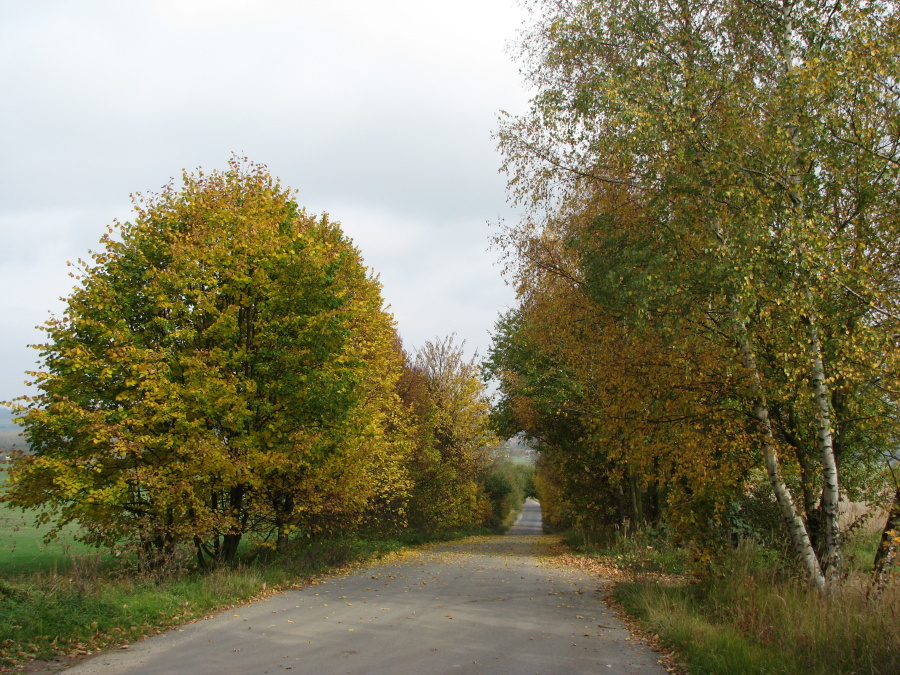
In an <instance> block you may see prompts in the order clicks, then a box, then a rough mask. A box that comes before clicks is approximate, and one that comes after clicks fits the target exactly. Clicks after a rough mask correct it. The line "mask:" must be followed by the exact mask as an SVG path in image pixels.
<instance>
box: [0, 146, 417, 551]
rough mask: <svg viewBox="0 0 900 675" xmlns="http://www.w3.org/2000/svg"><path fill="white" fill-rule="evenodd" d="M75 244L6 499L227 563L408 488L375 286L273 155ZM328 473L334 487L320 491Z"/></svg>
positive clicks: (165, 195)
mask: <svg viewBox="0 0 900 675" xmlns="http://www.w3.org/2000/svg"><path fill="white" fill-rule="evenodd" d="M183 180H184V185H183V187H181V188H180V189H176V188H175V186H174V185H172V184H170V185H169V186H167V187H166V188H165V189H164V190H163V191H162V192H161V193H160V194H158V195H154V196H152V197H150V198H146V199H144V198H141V199H139V200H137V201H136V207H135V208H136V212H137V213H136V217H135V219H134V220H133V222H129V223H125V224H123V225H117V226H116V227H114V228H111V229H110V232H109V233H108V234H107V235H106V236H104V238H103V239H102V249H101V250H100V251H98V252H96V253H93V254H92V260H91V261H89V262H82V263H81V264H82V266H83V268H82V271H81V273H80V276H79V277H78V279H79V284H78V286H77V287H76V289H75V290H74V291H73V293H72V294H71V295H70V297H69V298H68V303H67V307H66V309H65V312H64V314H63V315H62V316H61V317H57V318H52V319H51V320H49V321H48V322H47V324H46V325H45V326H44V330H45V332H46V334H47V341H46V343H45V344H42V345H38V349H39V350H40V352H41V356H42V358H43V365H42V368H41V369H40V370H39V371H38V372H36V373H34V377H35V378H36V382H35V384H36V387H37V390H38V393H37V394H35V395H34V396H31V397H26V398H25V399H21V400H20V402H19V410H20V417H19V419H18V422H19V423H20V424H21V425H22V426H23V427H24V432H25V435H26V437H27V439H28V442H29V446H30V448H31V454H29V455H22V456H19V457H18V458H17V459H16V460H15V461H14V463H13V464H12V467H11V469H10V478H9V483H8V485H7V489H6V491H5V494H4V495H3V500H4V501H5V502H7V503H8V504H11V505H13V506H18V507H23V508H26V507H27V508H39V509H42V515H41V518H42V519H43V520H45V521H49V520H54V521H55V522H56V524H57V525H58V526H62V525H64V524H66V523H69V522H76V523H78V524H80V525H82V526H83V527H84V530H85V532H86V535H85V536H86V538H87V539H88V540H89V541H92V542H96V543H103V544H114V543H117V542H120V541H122V540H123V539H136V540H138V541H140V542H141V544H142V545H143V546H145V547H146V548H148V549H157V550H160V551H166V550H168V549H170V548H171V547H172V546H174V545H175V544H176V543H178V542H182V541H192V542H193V543H194V545H195V546H196V551H197V555H198V557H199V559H200V561H201V563H205V562H206V561H208V560H210V559H211V560H214V561H226V562H228V561H232V560H233V559H234V556H235V553H236V551H237V547H238V544H239V543H240V541H241V538H242V537H243V536H244V535H246V534H248V533H252V534H254V535H255V536H257V537H259V538H262V539H266V538H269V537H272V538H277V539H278V540H279V541H284V540H285V538H286V537H287V535H288V534H289V533H290V532H291V531H292V530H294V529H297V528H301V529H305V530H306V531H307V532H315V531H318V530H321V529H328V528H329V527H333V525H334V523H336V522H341V523H343V524H344V526H346V525H348V524H350V523H353V522H355V521H357V520H359V518H360V515H361V514H362V513H363V512H364V511H365V509H366V508H367V506H368V504H369V502H370V501H373V500H378V499H379V498H382V497H383V494H382V493H384V492H386V491H391V490H392V489H394V488H395V487H396V488H398V489H401V490H402V489H403V487H402V486H403V483H404V480H405V479H404V476H403V462H402V458H400V457H399V456H398V453H400V452H401V449H400V448H399V446H396V445H395V444H393V443H392V441H391V439H390V438H388V437H387V436H386V434H385V429H386V418H387V416H389V414H390V411H391V409H392V407H395V394H394V386H395V381H396V378H397V377H398V376H399V372H400V370H399V368H400V361H399V358H398V356H397V354H396V352H395V350H394V349H393V346H392V342H393V339H394V331H393V326H392V319H391V317H390V316H389V315H388V314H387V313H386V312H385V311H384V309H383V307H382V299H381V294H380V286H379V284H378V282H377V281H376V280H375V279H374V278H372V277H371V276H370V275H369V273H368V272H367V269H366V268H365V266H364V265H363V263H362V260H361V258H360V254H359V252H358V251H357V250H356V249H355V248H354V247H353V245H352V244H351V242H350V241H349V240H348V239H347V238H346V237H345V236H344V235H343V234H342V232H341V230H340V227H339V226H338V225H337V224H336V223H333V222H331V221H330V220H329V219H328V217H327V216H324V215H323V216H312V215H309V214H307V213H306V212H305V211H304V210H303V209H301V208H299V207H298V205H297V203H296V202H295V201H294V198H293V196H292V194H291V192H290V191H288V190H286V189H284V188H282V187H281V186H280V185H279V184H278V182H277V181H275V180H274V179H273V178H272V177H271V176H270V175H269V174H268V173H267V171H266V170H265V168H264V167H262V166H259V165H255V164H252V163H248V162H247V161H246V160H240V159H237V158H235V159H233V160H232V161H231V162H230V164H229V168H228V170H226V171H224V172H213V173H210V174H204V173H202V172H201V173H198V174H196V175H189V174H185V175H184V179H183ZM326 488H327V489H326Z"/></svg>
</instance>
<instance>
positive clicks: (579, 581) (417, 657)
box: [65, 502, 666, 675]
mask: <svg viewBox="0 0 900 675" xmlns="http://www.w3.org/2000/svg"><path fill="white" fill-rule="evenodd" d="M538 532H540V510H539V507H538V505H537V504H536V503H535V502H529V503H528V505H527V507H526V509H525V510H524V512H523V516H522V517H521V518H520V520H519V523H518V524H517V526H516V527H514V528H513V529H512V530H511V531H510V535H507V536H502V537H501V536H497V537H474V538H471V539H466V540H462V541H457V542H452V543H448V544H441V545H437V546H431V547H427V548H423V549H419V550H415V551H411V552H406V553H404V554H399V555H395V556H392V557H390V558H389V559H386V560H382V561H380V562H378V563H376V564H373V565H369V566H366V567H362V568H356V569H354V570H352V571H350V572H348V573H345V574H341V575H335V576H331V577H328V578H325V579H324V580H321V581H320V582H319V583H317V584H312V585H309V586H307V587H305V588H303V589H300V590H296V591H289V592H286V593H281V594H279V595H275V596H272V597H270V598H268V599H266V600H261V601H258V602H255V603H252V604H250V605H246V606H244V607H240V608H238V609H235V610H231V611H227V612H225V613H223V614H220V615H218V616H216V617H215V618H212V619H208V620H205V621H199V622H197V623H193V624H189V625H186V626H184V627H183V628H182V629H181V630H177V631H170V632H168V633H164V634H162V635H158V636H156V637H153V638H150V639H147V640H144V641H143V642H139V643H136V644H133V645H131V647H130V648H129V649H128V650H125V651H114V652H111V653H109V654H103V655H99V656H97V657H94V658H92V659H89V660H87V661H84V662H82V663H81V664H79V665H77V666H75V667H74V668H70V669H68V670H66V671H65V672H66V673H67V675H75V674H84V673H91V674H97V675H101V674H102V675H107V674H109V675H112V674H114V673H128V674H129V675H132V674H133V675H150V674H151V673H160V674H161V673H166V674H167V675H168V674H171V673H190V674H192V675H193V674H202V673H216V674H217V675H226V674H231V673H253V674H259V673H284V672H285V671H289V670H293V671H295V672H300V673H316V674H317V675H319V674H321V675H330V674H333V673H335V674H336V673H360V674H361V673H373V674H374V673H379V674H380V673H410V674H412V673H415V674H416V675H419V674H427V675H432V674H437V673H498V674H500V673H502V674H504V675H506V674H509V673H516V674H519V673H521V674H523V675H524V674H527V673H566V674H572V673H665V672H666V670H665V668H663V667H662V666H660V665H658V664H657V659H658V658H659V657H658V654H656V653H655V652H653V651H652V650H650V648H649V647H647V646H645V645H642V644H640V643H639V642H638V641H637V640H636V639H635V638H632V636H631V635H630V633H629V632H628V630H627V629H626V628H625V626H624V625H623V624H622V623H621V622H620V621H619V620H617V619H616V618H615V617H614V615H613V612H612V611H611V610H610V609H609V608H608V607H607V606H606V605H604V603H603V602H602V600H601V599H600V596H599V594H598V590H599V588H600V586H601V584H602V581H601V580H598V579H596V578H592V577H591V576H590V575H588V574H586V573H584V572H582V571H580V570H576V569H574V568H564V567H559V566H556V565H554V564H553V561H552V551H553V545H554V542H555V539H554V538H553V537H549V536H542V535H540V534H537V533H538Z"/></svg>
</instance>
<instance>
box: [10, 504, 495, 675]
mask: <svg viewBox="0 0 900 675" xmlns="http://www.w3.org/2000/svg"><path fill="white" fill-rule="evenodd" d="M32 521H33V517H32V516H31V515H30V514H24V515H23V514H22V513H21V512H18V511H10V510H8V509H4V508H3V507H0V671H4V670H11V669H15V668H16V666H17V665H21V664H24V663H27V662H28V661H31V660H34V659H47V658H51V657H55V656H59V655H67V656H76V655H78V654H87V653H91V652H94V651H98V650H103V649H108V648H111V647H113V646H117V645H118V646H121V645H125V644H128V643H129V642H133V641H135V640H138V639H140V638H142V637H145V636H147V635H152V634H155V633H159V632H161V631H163V630H166V629H169V628H173V627H176V626H179V625H181V624H184V623H186V622H189V621H191V620H193V619H196V618H199V617H203V616H205V615H207V614H210V613H213V612H215V611H216V610H221V609H224V608H227V607H230V606H233V605H237V604H240V603H243V602H246V601H248V600H251V599H253V598H256V597H262V596H264V595H267V594H270V593H273V592H276V591H278V590H280V589H284V588H289V587H292V586H297V585H301V584H305V583H311V582H313V581H312V579H313V578H314V577H315V575H319V574H322V573H325V572H327V571H329V570H333V569H335V568H339V567H342V566H345V565H348V564H350V563H353V562H357V561H363V560H369V559H374V558H378V557H380V556H383V555H385V554H387V553H390V552H393V551H396V550H398V549H400V548H402V547H404V546H409V545H416V544H425V543H429V542H432V541H440V540H448V539H453V538H458V537H461V536H468V535H470V534H483V533H485V532H486V531H485V530H483V529H479V530H477V531H465V532H462V531H461V532H450V533H442V534H438V535H434V536H423V535H410V536H406V537H397V538H380V539H379V538H371V537H369V538H366V537H345V538H340V539H328V540H319V541H315V542H307V541H303V542H296V543H295V544H293V545H292V546H291V547H290V548H289V550H288V551H286V552H284V553H283V554H279V555H277V556H276V555H269V556H268V557H266V558H263V557H260V556H256V557H254V558H252V560H251V559H250V558H245V560H244V562H243V563H241V564H238V565H236V566H235V567H223V568H220V569H217V570H214V571H212V572H206V573H201V572H199V571H197V570H195V569H193V565H192V558H191V555H190V553H191V552H190V550H185V551H183V555H182V556H181V558H180V559H178V560H176V561H175V563H174V564H173V566H172V568H171V569H167V570H165V571H164V572H160V573H156V574H153V575H148V574H145V573H142V572H141V571H140V570H139V568H138V566H137V564H136V562H135V561H134V560H129V559H125V558H114V557H113V556H111V555H101V554H100V553H98V552H96V551H95V550H93V549H90V548H88V547H87V546H85V545H83V544H79V543H78V542H76V541H75V540H74V538H73V536H74V534H75V532H74V530H69V531H66V532H63V534H62V535H61V536H60V537H59V539H58V540H57V541H55V542H52V543H49V544H46V543H44V542H43V540H42V539H43V535H44V534H45V532H46V529H42V528H34V527H32V525H31V522H32ZM248 553H249V551H248Z"/></svg>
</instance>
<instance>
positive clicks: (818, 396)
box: [806, 289, 843, 581]
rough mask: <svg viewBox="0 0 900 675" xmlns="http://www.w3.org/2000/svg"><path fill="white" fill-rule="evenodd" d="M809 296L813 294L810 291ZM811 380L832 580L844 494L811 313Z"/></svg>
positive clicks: (838, 563)
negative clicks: (841, 490)
mask: <svg viewBox="0 0 900 675" xmlns="http://www.w3.org/2000/svg"><path fill="white" fill-rule="evenodd" d="M806 298H807V300H808V301H811V299H812V294H811V293H810V291H809V289H807V290H806ZM808 327H809V350H810V357H811V359H812V362H811V364H810V379H811V381H812V387H813V399H814V401H815V404H816V427H817V438H818V443H819V455H820V457H821V460H822V503H821V516H822V525H823V530H824V534H825V541H824V555H823V565H822V567H823V568H824V571H825V575H826V578H827V579H828V580H829V581H831V580H833V579H835V578H836V577H838V576H840V572H841V569H842V567H843V560H842V556H841V503H840V502H841V494H840V491H839V489H838V470H837V462H836V461H835V458H834V441H833V439H832V435H831V426H832V422H831V407H830V405H829V401H830V396H829V391H828V385H827V384H826V381H825V365H824V364H823V362H822V343H821V340H820V339H819V328H818V326H816V321H815V316H814V315H813V314H812V313H811V312H810V314H809V316H808Z"/></svg>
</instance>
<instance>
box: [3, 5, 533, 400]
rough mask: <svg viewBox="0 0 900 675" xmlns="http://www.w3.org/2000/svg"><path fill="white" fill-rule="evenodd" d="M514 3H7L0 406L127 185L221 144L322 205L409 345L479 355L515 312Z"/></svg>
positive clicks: (518, 20) (210, 153)
mask: <svg viewBox="0 0 900 675" xmlns="http://www.w3.org/2000/svg"><path fill="white" fill-rule="evenodd" d="M523 19H524V11H523V10H522V9H521V8H520V7H519V6H518V5H517V3H516V0H454V2H446V3H429V2H422V0H380V1H379V2H372V1H371V0H350V1H344V0H333V1H332V2H324V1H318V0H315V1H314V0H127V1H123V0H38V1H32V2H28V1H25V0H0V50H2V53H0V62H2V64H3V65H2V66H0V92H2V93H0V158H2V159H0V172H2V174H0V235H2V246H0V289H2V292H0V298H2V308H0V354H2V365H0V400H9V399H11V398H13V397H16V396H19V395H21V394H23V393H26V388H25V387H24V385H23V384H22V382H23V380H24V379H25V376H24V374H23V371H24V370H26V369H28V368H31V367H33V364H34V361H35V359H36V357H37V353H36V352H35V351H34V350H29V349H27V348H26V345H27V344H29V343H33V342H37V341H40V340H41V339H42V334H41V333H40V332H38V331H36V330H35V329H34V326H36V325H38V324H40V323H43V322H44V321H45V320H46V318H47V317H48V313H49V312H53V313H56V314H58V313H60V312H61V310H62V308H63V304H62V303H61V302H60V300H59V298H60V297H61V296H65V295H67V294H68V293H69V291H70V289H71V288H72V283H73V281H72V280H71V279H70V278H69V277H68V276H67V274H68V269H67V267H66V261H67V260H76V259H77V258H79V257H85V256H86V253H87V250H88V249H89V248H95V247H96V245H97V242H98V240H99V238H100V236H101V235H102V234H103V232H104V231H105V227H106V225H107V224H109V223H111V222H112V221H113V219H114V218H119V219H121V220H128V219H129V218H130V209H131V206H130V200H129V195H130V194H131V193H133V192H152V191H155V190H158V189H159V188H160V187H162V186H163V185H164V184H165V183H166V182H167V181H168V180H169V178H170V177H173V176H175V177H177V176H180V175H181V170H182V169H184V168H186V169H188V170H194V169H196V168H197V167H202V168H203V169H205V170H212V169H222V168H225V166H226V163H227V161H228V158H229V157H230V156H231V154H232V153H237V154H239V155H246V156H247V157H249V158H250V159H251V160H253V161H255V162H260V163H263V164H265V165H267V166H268V168H269V170H270V171H271V173H272V174H274V175H276V176H278V177H279V178H280V179H281V180H282V184H283V185H286V186H289V187H292V188H295V189H297V190H298V191H299V194H298V201H299V202H300V203H301V205H303V206H306V207H307V208H308V209H309V210H311V211H313V212H322V211H327V212H329V213H330V214H331V216H332V217H333V218H334V219H336V220H338V221H340V222H341V223H342V225H343V227H344V230H345V232H346V233H347V234H348V235H349V236H350V237H352V238H353V240H354V241H355V242H356V244H357V245H358V246H359V247H360V249H361V250H362V253H363V256H364V257H365V260H366V263H367V264H368V265H369V266H371V267H372V268H373V269H374V270H375V271H376V272H377V273H379V274H380V276H381V280H382V283H383V285H384V295H385V298H386V301H387V302H388V303H389V304H390V305H391V309H392V311H393V313H394V316H395V318H396V321H397V325H398V328H399V331H400V334H401V336H402V337H403V339H404V342H405V343H406V344H407V346H408V347H411V346H418V345H421V344H422V343H423V342H424V341H425V340H427V339H433V338H434V337H436V336H443V335H446V334H449V333H451V332H454V331H455V332H456V333H457V334H458V336H459V337H460V338H461V339H465V340H466V341H467V345H468V347H469V351H470V352H471V351H473V350H474V349H476V348H477V349H478V350H479V351H480V352H481V353H484V352H485V350H486V349H487V347H488V345H489V343H490V339H489V335H488V331H489V330H490V329H491V327H492V326H493V323H494V320H495V319H496V317H497V314H498V312H499V311H502V310H503V309H505V308H506V307H508V306H509V305H511V304H512V301H513V294H512V291H511V290H510V289H509V288H508V287H506V286H505V285H504V283H503V281H502V279H501V277H500V270H499V268H498V267H497V266H496V264H495V261H496V258H497V255H496V253H495V252H489V251H488V250H487V249H488V246H489V237H490V235H491V232H492V228H491V227H489V225H488V223H489V222H492V223H496V222H497V221H498V219H500V218H506V219H510V218H514V215H513V214H512V213H511V212H510V210H509V207H508V205H507V203H506V189H505V177H504V176H502V175H500V174H498V172H497V169H498V167H499V165H500V157H499V155H498V154H497V152H496V150H495V144H494V142H493V140H492V139H491V133H492V131H494V130H495V128H496V125H497V122H496V119H497V114H498V112H499V111H500V110H507V111H509V112H512V113H515V112H522V111H524V109H525V106H526V103H527V92H526V90H525V89H524V85H523V83H522V81H521V79H520V76H519V74H518V68H517V66H516V64H515V63H514V62H513V61H512V59H511V57H510V56H509V53H508V45H509V43H510V42H511V41H512V40H514V39H515V36H516V32H517V30H518V29H519V28H520V27H521V24H522V21H523Z"/></svg>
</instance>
